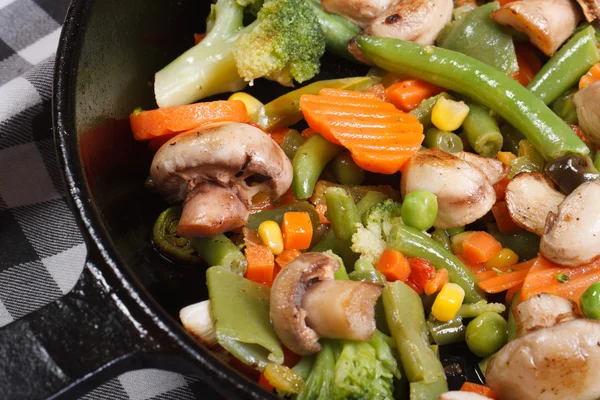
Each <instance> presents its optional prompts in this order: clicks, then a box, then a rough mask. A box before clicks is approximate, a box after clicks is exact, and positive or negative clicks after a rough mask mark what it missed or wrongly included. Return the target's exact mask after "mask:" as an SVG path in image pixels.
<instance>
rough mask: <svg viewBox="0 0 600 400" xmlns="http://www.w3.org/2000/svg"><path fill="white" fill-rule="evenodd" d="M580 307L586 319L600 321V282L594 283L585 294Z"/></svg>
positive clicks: (580, 300)
mask: <svg viewBox="0 0 600 400" xmlns="http://www.w3.org/2000/svg"><path fill="white" fill-rule="evenodd" d="M579 306H580V307H581V312H582V313H583V315H584V317H586V318H591V319H600V282H596V283H594V284H593V285H592V286H590V287H589V288H587V290H586V291H585V292H583V294H582V295H581V298H580V299H579Z"/></svg>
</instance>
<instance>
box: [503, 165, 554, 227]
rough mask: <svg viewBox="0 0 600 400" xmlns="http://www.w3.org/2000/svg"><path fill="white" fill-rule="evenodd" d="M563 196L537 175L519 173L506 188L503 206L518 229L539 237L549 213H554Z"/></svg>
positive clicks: (545, 178)
mask: <svg viewBox="0 0 600 400" xmlns="http://www.w3.org/2000/svg"><path fill="white" fill-rule="evenodd" d="M564 199H565V195H564V194H562V193H560V192H559V191H558V190H556V189H554V184H553V183H552V181H551V180H550V179H548V178H547V177H546V175H544V174H543V173H541V172H523V173H520V174H519V175H517V176H515V178H514V179H513V180H511V181H510V183H509V184H508V186H507V187H506V207H507V208H508V213H509V214H510V217H511V218H512V219H513V221H515V223H516V224H517V225H519V226H520V227H521V228H524V229H527V230H528V231H529V232H533V233H535V234H536V235H539V236H542V235H543V234H544V230H545V226H546V217H547V216H548V214H549V213H551V212H552V213H556V212H557V211H558V206H559V204H560V203H562V201H563V200H564Z"/></svg>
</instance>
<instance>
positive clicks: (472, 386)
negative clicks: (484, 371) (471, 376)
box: [460, 382, 496, 399]
mask: <svg viewBox="0 0 600 400" xmlns="http://www.w3.org/2000/svg"><path fill="white" fill-rule="evenodd" d="M460 391H461V392H471V393H477V394H479V395H481V396H483V397H487V398H490V399H496V394H495V393H494V391H493V390H492V388H490V387H489V386H485V385H479V384H477V383H473V382H465V383H463V385H462V387H461V388H460Z"/></svg>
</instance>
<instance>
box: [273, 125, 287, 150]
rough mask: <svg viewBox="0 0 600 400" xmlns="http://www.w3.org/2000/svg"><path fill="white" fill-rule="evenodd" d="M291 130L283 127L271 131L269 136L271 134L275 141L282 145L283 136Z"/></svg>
mask: <svg viewBox="0 0 600 400" xmlns="http://www.w3.org/2000/svg"><path fill="white" fill-rule="evenodd" d="M289 131H290V129H289V128H283V129H279V130H277V131H275V132H271V133H269V136H271V139H273V141H275V143H277V144H278V145H280V146H281V142H283V137H284V136H285V135H287V133H288V132H289Z"/></svg>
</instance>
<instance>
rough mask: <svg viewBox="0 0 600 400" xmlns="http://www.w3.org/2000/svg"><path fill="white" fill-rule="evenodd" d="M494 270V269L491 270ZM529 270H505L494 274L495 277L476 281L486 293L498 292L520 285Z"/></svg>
mask: <svg viewBox="0 0 600 400" xmlns="http://www.w3.org/2000/svg"><path fill="white" fill-rule="evenodd" d="M492 272H494V271H492ZM527 273H529V270H526V269H525V270H522V271H514V272H507V273H504V274H500V275H498V274H496V276H495V277H493V278H490V279H486V280H484V281H480V282H479V283H478V285H479V287H480V288H481V290H483V291H484V292H486V293H500V292H504V291H505V290H508V289H510V288H513V287H515V286H517V285H520V284H522V283H523V281H524V280H525V277H526V276H527Z"/></svg>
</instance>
